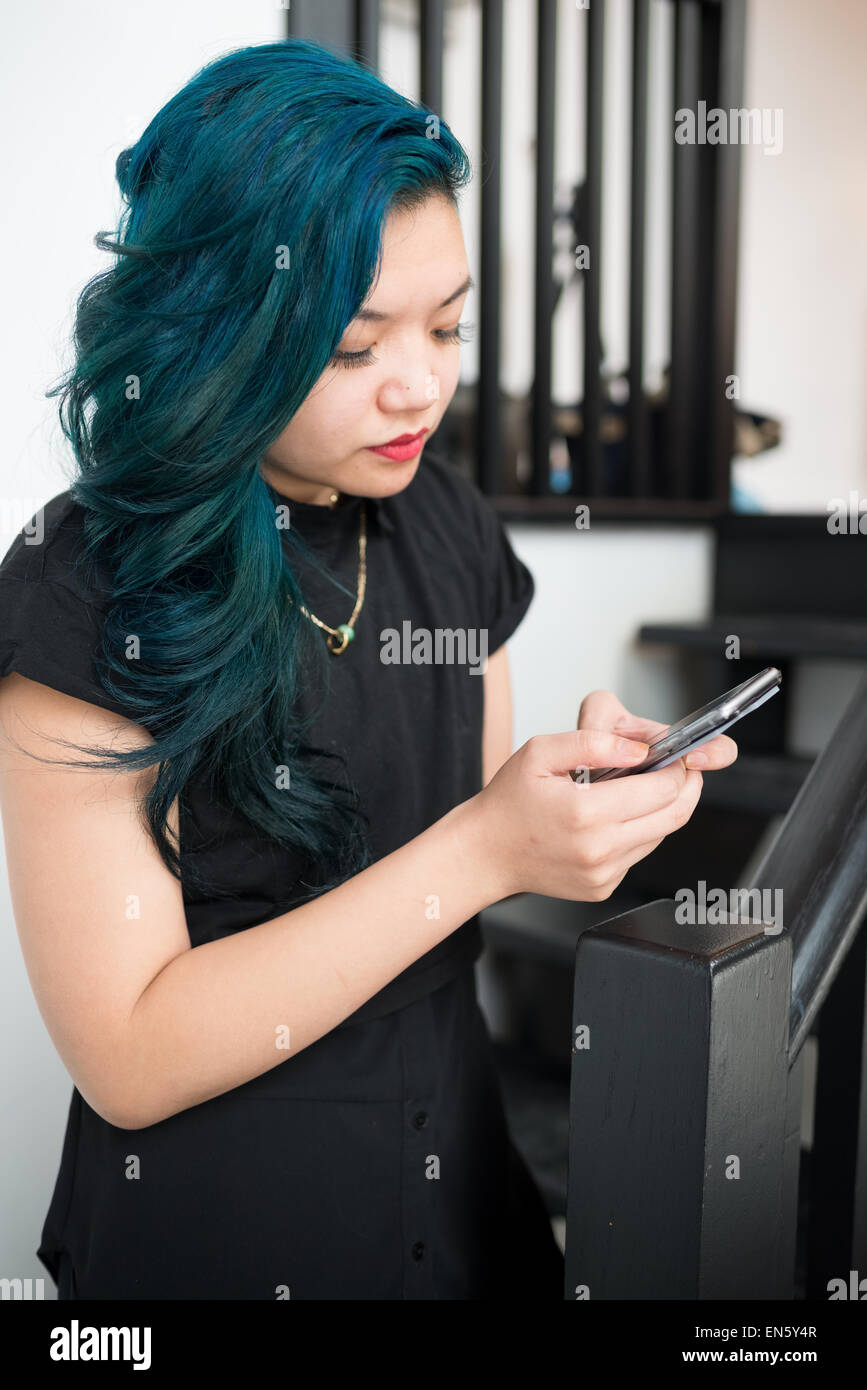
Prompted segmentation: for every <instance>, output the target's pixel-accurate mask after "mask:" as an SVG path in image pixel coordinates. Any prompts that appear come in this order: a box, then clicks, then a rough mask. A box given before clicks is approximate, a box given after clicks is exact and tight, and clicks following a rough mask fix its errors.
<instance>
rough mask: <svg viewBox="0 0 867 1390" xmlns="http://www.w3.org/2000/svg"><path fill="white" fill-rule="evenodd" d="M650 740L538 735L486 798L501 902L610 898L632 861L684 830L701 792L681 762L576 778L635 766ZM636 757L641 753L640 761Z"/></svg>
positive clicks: (488, 840)
mask: <svg viewBox="0 0 867 1390" xmlns="http://www.w3.org/2000/svg"><path fill="white" fill-rule="evenodd" d="M646 753H647V744H646V743H639V742H637V741H635V740H632V739H624V738H619V737H618V736H617V735H616V734H612V733H608V732H607V731H603V730H601V729H575V730H572V731H571V732H570V733H564V734H537V735H536V736H535V737H534V738H531V739H529V740H528V741H527V742H526V743H525V744H524V745H523V747H522V748H519V749H518V751H517V752H516V753H513V755H512V757H511V758H509V759H508V761H507V762H505V763H504V764H503V766H502V767H501V768H500V769H499V771H498V772H497V773H496V775H495V776H494V777H492V778H491V781H490V782H489V783H488V784H487V786H486V787H484V788H483V790H482V791H481V792H479V793H478V794H477V798H476V799H477V802H478V809H479V815H480V818H481V824H482V826H483V836H484V842H485V844H486V845H487V846H488V848H489V853H490V856H491V866H492V868H493V869H494V873H495V877H496V880H497V883H498V886H499V888H500V889H501V897H504V898H505V897H510V896H511V895H512V894H513V893H541V894H544V895H546V896H548V897H553V898H566V899H569V900H571V901H573V902H601V901H602V900H603V899H605V898H609V897H610V896H611V894H612V893H613V892H614V889H615V888H616V887H617V885H618V884H619V883H620V881H621V880H622V879H623V878H624V876H625V875H626V873H627V871H628V870H629V869H630V868H631V867H632V865H633V864H636V863H638V861H639V860H640V859H644V858H645V857H646V855H648V854H650V853H651V851H652V850H654V849H656V847H657V845H659V844H661V843H662V841H663V840H664V839H665V837H666V835H670V834H671V832H672V831H673V830H679V829H680V827H681V826H683V825H685V824H686V822H687V821H688V820H689V818H690V816H691V815H692V813H693V811H694V810H695V807H696V804H697V802H698V799H699V796H700V795H701V788H702V775H701V773H700V772H695V771H687V769H686V768H685V766H684V763H683V760H682V759H681V758H678V760H677V761H676V762H674V763H670V764H669V766H668V767H664V768H661V769H659V770H658V771H657V772H644V773H642V774H641V775H640V776H637V777H619V778H615V779H613V780H612V781H608V782H581V781H578V782H574V781H573V780H572V778H571V777H570V776H569V773H570V770H571V769H573V768H579V767H630V766H634V765H635V764H636V763H640V762H641V761H642V759H643V758H644V757H645V756H646ZM634 755H637V756H634Z"/></svg>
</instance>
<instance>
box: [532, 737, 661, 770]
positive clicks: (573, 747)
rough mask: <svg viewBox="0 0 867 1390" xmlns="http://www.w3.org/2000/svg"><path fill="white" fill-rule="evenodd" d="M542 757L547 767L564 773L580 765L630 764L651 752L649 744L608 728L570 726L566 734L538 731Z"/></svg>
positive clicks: (623, 765) (622, 765) (537, 742)
mask: <svg viewBox="0 0 867 1390" xmlns="http://www.w3.org/2000/svg"><path fill="white" fill-rule="evenodd" d="M533 743H534V744H537V745H538V755H539V759H540V761H541V763H542V765H543V767H544V770H545V771H546V772H548V773H551V774H552V775H560V776H562V775H564V774H565V773H567V772H572V771H574V769H575V768H578V767H630V766H632V765H633V764H635V763H639V762H641V761H642V760H643V759H644V758H645V757H646V756H647V744H646V743H642V742H640V741H639V740H637V739H631V738H621V737H619V736H618V735H617V734H612V733H610V732H609V731H608V730H607V729H570V730H569V732H568V733H563V734H538V735H537V736H536V738H534V739H533Z"/></svg>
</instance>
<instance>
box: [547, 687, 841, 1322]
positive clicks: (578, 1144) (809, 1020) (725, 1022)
mask: <svg viewBox="0 0 867 1390" xmlns="http://www.w3.org/2000/svg"><path fill="white" fill-rule="evenodd" d="M744 888H745V889H746V890H748V891H749V890H768V892H769V897H768V899H767V903H768V904H773V910H772V911H770V912H768V913H766V915H765V925H762V924H761V923H757V922H756V921H755V920H753V921H750V922H746V923H745V922H744V921H743V920H741V922H740V924H738V923H736V922H732V921H729V922H728V923H727V924H726V925H722V926H713V925H705V926H701V925H685V924H681V923H680V922H678V921H677V919H676V916H675V912H676V906H677V905H676V903H675V902H674V900H660V901H657V902H652V903H649V904H648V905H647V906H646V907H643V908H640V909H638V910H636V911H633V912H627V913H624V914H622V915H621V916H619V917H616V918H614V919H612V920H611V921H609V922H607V923H604V924H602V925H600V926H597V927H593V928H590V929H589V930H587V931H585V932H584V933H583V934H582V935H581V937H580V938H579V941H578V946H577V955H576V970H575V992H574V1013H573V1027H574V1030H575V1032H574V1033H573V1039H574V1043H575V1045H574V1046H573V1056H572V1083H571V1099H570V1151H569V1181H568V1198H567V1219H566V1297H567V1298H570V1299H571V1298H576V1297H590V1298H594V1299H600V1298H602V1299H622V1298H642V1299H652V1298H668V1299H712V1298H719V1299H741V1298H747V1299H760V1298H776V1299H790V1298H792V1297H793V1280H794V1260H795V1242H796V1235H797V1222H798V1210H799V1174H800V1148H801V1142H800V1141H801V1105H802V1094H803V1088H804V1070H803V1059H804V1052H803V1044H804V1042H805V1040H806V1038H807V1037H808V1035H809V1034H810V1033H811V1032H813V1031H815V1030H816V1029H817V1028H818V1058H819V1060H818V1075H817V1082H816V1099H815V1126H814V1128H815V1132H814V1139H813V1146H812V1152H811V1156H810V1163H809V1170H808V1171H809V1191H808V1192H807V1193H801V1194H800V1196H801V1198H802V1202H801V1208H802V1210H805V1211H806V1220H807V1234H806V1250H807V1270H806V1289H805V1292H806V1296H807V1297H808V1298H822V1299H827V1298H828V1297H829V1292H828V1285H829V1281H830V1280H832V1279H842V1280H843V1281H844V1282H845V1285H846V1286H847V1287H848V1285H849V1281H850V1271H852V1270H856V1271H860V1276H861V1277H863V1276H864V1275H867V1030H865V1025H867V1007H865V1006H867V927H865V926H864V925H862V924H863V920H864V916H865V912H867V679H865V680H864V681H863V682H862V684H861V685H860V687H859V688H858V690H857V692H856V694H855V696H854V698H853V699H852V701H851V703H850V705H849V706H848V708H847V709H846V711H845V713H844V715H843V718H842V719H841V721H840V723H839V725H838V726H837V728H836V730H835V731H834V733H833V735H832V737H831V739H830V740H829V742H828V744H827V746H826V748H825V750H824V751H823V753H822V754H821V755H820V756H819V757H818V758H817V759H816V762H815V763H814V765H813V768H812V770H811V772H810V774H809V776H808V777H807V779H806V781H805V782H804V784H803V786H802V787H801V790H800V792H799V793H798V795H797V797H796V799H795V801H794V802H793V804H792V806H791V809H790V810H789V813H788V815H787V817H786V819H785V821H784V823H783V825H782V827H781V829H780V831H779V834H778V836H777V838H776V839H775V841H774V843H773V845H772V846H771V848H770V849H769V851H768V853H767V854H766V856H765V858H764V860H763V862H762V863H761V865H760V866H759V867H758V868H757V869H756V870H755V872H754V873H753V875H752V877H751V880H750V882H749V883H748V884H745V885H744ZM776 894H780V895H781V900H782V910H783V923H782V930H781V931H778V930H777V928H778V927H779V925H780V922H779V918H778V917H777V916H776V908H777V904H778V902H779V899H778V898H777V896H776ZM742 915H743V913H742V910H741V916H742ZM750 915H751V916H752V917H755V914H754V913H751V914H750ZM766 928H769V930H767V929H766ZM584 1030H586V1031H584Z"/></svg>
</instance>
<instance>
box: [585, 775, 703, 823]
mask: <svg viewBox="0 0 867 1390" xmlns="http://www.w3.org/2000/svg"><path fill="white" fill-rule="evenodd" d="M697 776H700V774H699V773H695V772H692V773H691V772H687V770H686V769H685V768H684V766H683V762H682V761H681V760H678V761H677V762H674V763H669V765H668V767H661V768H659V770H658V771H657V772H642V773H641V775H640V776H636V777H615V778H613V779H612V780H611V781H610V782H582V781H578V782H576V783H575V787H576V790H577V791H578V792H580V794H581V795H582V796H587V797H590V798H592V799H591V800H589V801H588V802H587V809H588V812H592V814H593V815H594V816H597V815H598V816H599V818H600V820H607V821H612V822H615V823H623V822H624V821H634V820H640V819H641V818H643V817H645V816H649V815H651V814H652V813H653V812H654V811H661V810H662V809H663V808H664V807H666V806H670V805H671V803H672V802H673V801H676V800H677V798H678V796H680V795H681V793H682V792H683V789H684V785H685V783H686V779H687V778H688V777H697ZM648 838H649V837H648Z"/></svg>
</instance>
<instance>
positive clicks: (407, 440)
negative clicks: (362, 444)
mask: <svg viewBox="0 0 867 1390" xmlns="http://www.w3.org/2000/svg"><path fill="white" fill-rule="evenodd" d="M423 434H427V427H425V428H424V429H423V430H419V432H418V434H399V435H398V436H397V438H396V439H387V440H386V442H385V443H384V444H374V446H373V447H374V449H392V448H394V446H395V445H396V444H414V443H415V441H416V440H417V439H421V437H422V435H423Z"/></svg>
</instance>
